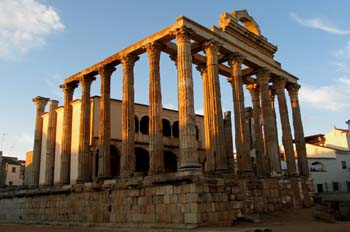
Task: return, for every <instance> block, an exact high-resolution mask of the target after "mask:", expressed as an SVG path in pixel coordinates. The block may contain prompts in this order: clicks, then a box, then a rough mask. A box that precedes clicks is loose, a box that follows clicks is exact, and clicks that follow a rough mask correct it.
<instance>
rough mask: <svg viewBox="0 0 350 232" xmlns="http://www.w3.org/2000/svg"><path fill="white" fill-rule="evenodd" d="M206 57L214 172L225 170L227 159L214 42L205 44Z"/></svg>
mask: <svg viewBox="0 0 350 232" xmlns="http://www.w3.org/2000/svg"><path fill="white" fill-rule="evenodd" d="M204 52H205V54H206V57H207V76H208V77H207V80H208V95H209V96H207V97H208V99H209V101H210V108H209V114H210V119H211V123H210V126H211V128H210V132H211V134H212V135H211V138H212V144H211V145H212V147H213V153H214V156H215V170H216V171H224V170H227V159H226V155H225V144H224V133H225V130H224V121H223V115H222V108H221V93H220V82H219V70H218V55H217V54H218V48H217V45H216V44H215V42H212V41H210V42H207V43H206V44H205V45H204Z"/></svg>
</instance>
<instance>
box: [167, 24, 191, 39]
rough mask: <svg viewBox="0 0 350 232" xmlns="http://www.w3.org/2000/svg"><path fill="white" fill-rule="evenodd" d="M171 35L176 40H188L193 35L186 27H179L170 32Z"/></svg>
mask: <svg viewBox="0 0 350 232" xmlns="http://www.w3.org/2000/svg"><path fill="white" fill-rule="evenodd" d="M171 34H173V35H175V37H176V39H177V40H189V39H190V38H191V35H192V34H193V30H191V29H190V28H187V27H181V28H177V29H176V30H175V31H172V32H171Z"/></svg>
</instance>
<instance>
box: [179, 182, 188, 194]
mask: <svg viewBox="0 0 350 232" xmlns="http://www.w3.org/2000/svg"><path fill="white" fill-rule="evenodd" d="M189 192H190V185H189V184H183V185H181V193H182V194H184V193H189Z"/></svg>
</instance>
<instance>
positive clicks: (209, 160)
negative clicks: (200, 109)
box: [197, 65, 215, 172]
mask: <svg viewBox="0 0 350 232" xmlns="http://www.w3.org/2000/svg"><path fill="white" fill-rule="evenodd" d="M197 69H198V70H199V71H200V72H201V76H202V83H203V102H204V146H205V157H206V163H205V171H207V172H214V171H215V156H214V149H213V147H214V142H213V138H212V132H211V128H212V126H211V122H212V119H211V117H212V115H211V114H210V110H211V102H210V99H209V96H210V93H209V83H208V72H207V66H206V65H203V66H198V67H197Z"/></svg>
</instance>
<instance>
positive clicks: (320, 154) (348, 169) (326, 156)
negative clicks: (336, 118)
mask: <svg viewBox="0 0 350 232" xmlns="http://www.w3.org/2000/svg"><path fill="white" fill-rule="evenodd" d="M348 122H349V121H348ZM305 142H306V151H307V158H308V163H309V168H310V174H311V176H312V177H313V181H314V189H315V192H317V193H321V192H350V133H349V130H344V129H338V128H334V129H332V130H331V131H330V132H329V133H327V134H325V135H323V134H318V135H312V136H308V137H305Z"/></svg>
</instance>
